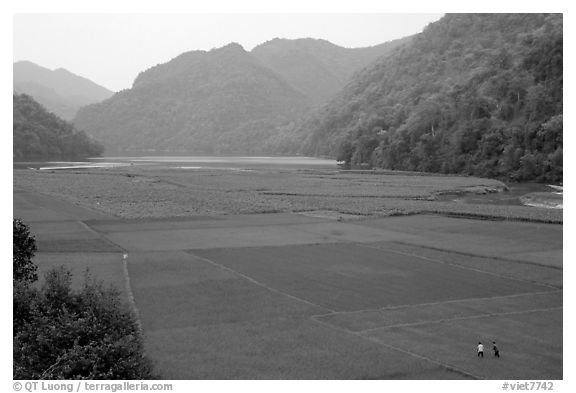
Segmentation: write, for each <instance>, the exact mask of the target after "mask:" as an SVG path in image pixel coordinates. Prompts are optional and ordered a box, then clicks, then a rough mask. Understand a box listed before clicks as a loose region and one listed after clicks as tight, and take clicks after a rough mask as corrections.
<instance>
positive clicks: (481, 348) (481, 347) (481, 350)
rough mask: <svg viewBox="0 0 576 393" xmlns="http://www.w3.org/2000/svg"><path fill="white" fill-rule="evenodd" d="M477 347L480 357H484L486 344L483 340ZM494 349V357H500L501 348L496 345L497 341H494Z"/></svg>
mask: <svg viewBox="0 0 576 393" xmlns="http://www.w3.org/2000/svg"><path fill="white" fill-rule="evenodd" d="M476 348H477V349H478V357H479V358H483V357H484V345H483V344H482V342H479V343H478V346H477V347H476ZM492 350H493V351H494V357H497V358H499V357H500V350H499V349H498V346H497V345H496V341H492Z"/></svg>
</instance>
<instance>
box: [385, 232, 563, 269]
mask: <svg viewBox="0 0 576 393" xmlns="http://www.w3.org/2000/svg"><path fill="white" fill-rule="evenodd" d="M391 243H397V244H401V245H403V246H410V247H419V248H424V249H428V250H434V251H441V252H447V253H451V254H458V255H462V256H466V257H475V258H486V259H493V260H496V261H504V262H511V263H518V264H521V265H531V266H538V267H542V268H547V269H553V270H561V271H564V268H563V267H557V266H551V265H543V264H541V263H537V262H530V261H520V260H518V259H511V258H506V257H495V256H493V255H480V254H473V253H470V252H464V251H456V250H446V249H443V248H439V247H433V246H425V245H420V244H412V243H407V242H403V241H399V240H394V241H391ZM446 263H448V262H446Z"/></svg>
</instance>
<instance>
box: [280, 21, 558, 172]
mask: <svg viewBox="0 0 576 393" xmlns="http://www.w3.org/2000/svg"><path fill="white" fill-rule="evenodd" d="M562 24H563V21H562V15H559V14H557V15H543V14H462V15H446V16H445V17H444V18H442V19H441V20H440V21H438V22H436V23H433V24H430V25H429V26H428V27H427V28H426V29H425V30H424V31H423V32H422V33H421V34H419V35H417V36H415V37H414V39H413V40H412V41H411V42H408V43H406V44H404V45H403V46H401V47H399V48H397V49H395V50H394V51H393V53H392V54H391V55H389V56H387V57H385V58H382V59H381V60H380V61H377V62H376V63H375V64H373V65H372V66H370V67H368V68H367V69H365V70H364V71H363V72H361V73H360V74H359V75H357V76H356V77H355V78H354V80H353V81H352V82H351V83H349V84H348V85H347V86H346V88H345V89H344V90H343V91H342V92H341V93H340V94H338V96H336V97H335V98H334V99H333V100H332V101H331V102H330V104H329V105H327V106H326V107H325V108H324V109H323V110H322V111H320V112H318V113H317V114H316V115H315V116H313V117H311V118H310V119H308V120H307V121H305V122H304V123H303V124H301V125H300V127H299V128H298V129H297V130H295V131H294V132H292V133H291V135H292V136H291V138H287V139H286V140H285V141H284V147H283V148H284V151H285V152H290V151H291V152H295V151H300V152H303V153H306V154H309V155H331V156H334V157H338V159H340V160H342V161H345V162H346V163H347V164H349V165H360V164H365V165H371V166H374V167H381V168H389V169H401V170H417V171H429V172H443V173H464V174H473V175H478V176H486V177H501V178H508V179H512V180H538V181H549V182H561V181H562V102H563V101H562V93H563V76H562V69H563V60H562V57H563V50H562V42H563V35H562Z"/></svg>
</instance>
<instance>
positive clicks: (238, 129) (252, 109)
mask: <svg viewBox="0 0 576 393" xmlns="http://www.w3.org/2000/svg"><path fill="white" fill-rule="evenodd" d="M395 45H398V43H390V44H383V45H378V46H375V47H371V48H361V49H346V48H342V47H339V46H336V45H333V44H331V43H329V42H327V41H322V40H313V39H302V40H272V41H270V42H268V43H265V44H263V45H261V46H259V47H257V48H255V49H254V50H253V51H252V52H247V51H245V50H244V49H243V48H242V46H240V45H238V44H229V45H227V46H225V47H223V48H218V49H213V50H211V51H191V52H187V53H183V54H182V55H180V56H178V57H176V58H174V59H172V60H171V61H169V62H167V63H164V64H159V65H157V66H154V67H152V68H150V69H148V70H146V71H144V72H141V73H140V74H139V75H138V77H137V78H136V80H135V81H134V84H133V86H132V88H131V89H127V90H124V91H122V92H120V93H118V94H116V95H115V96H114V97H112V98H110V99H108V100H106V101H104V102H102V103H98V104H95V105H90V106H87V107H84V108H82V109H81V110H80V111H79V112H78V115H77V116H76V118H75V120H74V123H75V124H76V125H77V126H79V127H80V128H81V129H85V130H87V131H88V132H90V133H91V134H92V135H95V136H97V137H98V138H99V139H100V140H102V141H104V142H105V144H106V147H107V149H108V151H110V152H112V151H128V152H129V151H132V152H142V151H155V152H157V153H174V152H186V153H241V154H258V153H262V152H271V151H273V150H274V149H276V147H277V144H278V143H279V142H280V141H282V140H283V139H284V134H285V132H288V131H291V130H293V129H294V123H295V122H296V121H297V120H299V119H300V118H302V117H303V116H304V115H305V114H306V113H308V111H309V110H310V109H311V108H312V107H313V106H315V105H319V103H320V102H324V101H325V100H326V99H327V98H328V96H331V95H333V93H334V92H335V91H337V90H339V89H340V88H341V87H342V86H343V85H344V84H345V83H346V82H347V80H348V78H349V77H350V76H351V75H352V73H353V72H354V71H355V70H358V69H360V68H363V67H364V66H366V65H367V64H368V63H370V62H371V61H372V60H374V59H376V58H377V57H378V56H380V55H384V54H386V53H387V52H389V50H390V48H391V47H393V46H395Z"/></svg>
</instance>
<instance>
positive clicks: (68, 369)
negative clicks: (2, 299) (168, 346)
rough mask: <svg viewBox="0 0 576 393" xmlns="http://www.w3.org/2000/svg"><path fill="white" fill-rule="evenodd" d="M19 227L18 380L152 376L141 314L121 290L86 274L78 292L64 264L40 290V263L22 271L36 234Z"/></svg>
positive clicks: (16, 290) (15, 301)
mask: <svg viewBox="0 0 576 393" xmlns="http://www.w3.org/2000/svg"><path fill="white" fill-rule="evenodd" d="M14 228H15V233H14V255H15V257H14V280H13V360H14V369H13V378H14V379H150V378H152V376H153V375H152V368H151V364H150V362H149V361H148V360H147V358H146V357H145V356H144V354H143V343H142V338H141V335H140V332H139V330H138V327H137V324H136V321H135V318H134V316H133V315H132V314H131V313H130V312H129V311H128V309H127V307H126V305H125V304H124V303H122V302H121V300H120V295H119V293H118V291H117V290H115V289H113V288H105V287H104V286H103V285H102V283H99V282H96V281H94V280H91V279H90V278H89V277H88V276H86V279H85V283H84V286H83V288H82V289H81V290H80V291H78V292H75V291H73V290H72V289H71V283H72V275H71V273H70V272H69V271H68V270H66V269H65V268H64V267H61V268H60V269H53V270H50V271H49V272H48V273H47V274H46V277H45V280H44V283H43V285H42V286H41V287H40V288H37V286H35V285H33V282H34V281H35V280H36V275H35V270H36V267H35V266H33V268H28V269H25V270H24V272H25V274H22V273H21V271H22V269H21V265H22V263H21V260H25V261H26V262H27V263H26V265H27V266H29V265H33V264H32V262H31V260H30V258H31V257H32V255H33V250H35V241H34V238H33V237H31V236H30V235H29V229H28V227H27V226H26V225H25V224H23V223H22V222H21V221H19V220H18V221H17V220H14ZM16 256H18V258H16Z"/></svg>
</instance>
